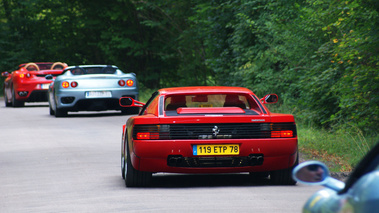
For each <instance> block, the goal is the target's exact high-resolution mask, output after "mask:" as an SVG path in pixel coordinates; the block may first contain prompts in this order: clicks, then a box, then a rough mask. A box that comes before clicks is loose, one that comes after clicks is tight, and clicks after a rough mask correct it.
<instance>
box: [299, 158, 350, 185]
mask: <svg viewBox="0 0 379 213" xmlns="http://www.w3.org/2000/svg"><path fill="white" fill-rule="evenodd" d="M292 177H293V179H294V180H296V181H298V182H299V183H302V184H307V185H323V186H325V187H328V188H330V189H333V190H335V191H340V190H342V189H343V188H344V187H345V183H344V182H342V181H339V180H337V179H334V178H332V177H330V175H329V169H328V167H327V166H326V165H325V164H323V163H321V162H319V161H307V162H304V163H301V164H299V165H298V166H296V167H295V168H294V169H293V171H292Z"/></svg>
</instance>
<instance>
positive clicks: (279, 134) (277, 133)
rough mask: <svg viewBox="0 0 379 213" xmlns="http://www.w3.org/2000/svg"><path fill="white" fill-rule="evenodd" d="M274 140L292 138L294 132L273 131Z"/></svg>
mask: <svg viewBox="0 0 379 213" xmlns="http://www.w3.org/2000/svg"><path fill="white" fill-rule="evenodd" d="M271 137H272V138H292V137H293V131H292V130H282V131H272V132H271Z"/></svg>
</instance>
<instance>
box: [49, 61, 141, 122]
mask: <svg viewBox="0 0 379 213" xmlns="http://www.w3.org/2000/svg"><path fill="white" fill-rule="evenodd" d="M46 78H47V79H52V76H46ZM138 95H139V91H138V83H137V78H136V75H135V74H134V73H123V72H122V71H121V70H120V69H118V68H117V67H116V66H111V65H81V66H70V67H67V68H66V69H64V71H63V72H62V74H61V75H59V76H58V77H57V78H56V79H55V80H54V82H53V83H51V84H50V86H49V98H48V100H49V105H50V107H49V108H50V115H55V116H56V117H64V116H67V112H68V111H75V112H77V111H104V110H121V112H122V113H123V114H137V113H138V112H139V108H138V107H134V108H122V107H121V106H120V104H119V99H120V98H121V97H126V96H127V97H132V98H134V99H137V100H138Z"/></svg>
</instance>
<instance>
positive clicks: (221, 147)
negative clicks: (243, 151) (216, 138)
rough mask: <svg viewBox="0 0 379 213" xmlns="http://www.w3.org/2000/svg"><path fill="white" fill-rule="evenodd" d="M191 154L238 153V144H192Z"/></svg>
mask: <svg viewBox="0 0 379 213" xmlns="http://www.w3.org/2000/svg"><path fill="white" fill-rule="evenodd" d="M192 149H193V155H238V154H239V153H240V147H239V145H238V144H217V145H213V144H212V145H193V147H192Z"/></svg>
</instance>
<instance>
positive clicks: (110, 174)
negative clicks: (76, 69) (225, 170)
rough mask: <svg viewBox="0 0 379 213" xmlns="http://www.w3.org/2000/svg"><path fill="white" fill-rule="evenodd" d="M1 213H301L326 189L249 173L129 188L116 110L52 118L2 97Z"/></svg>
mask: <svg viewBox="0 0 379 213" xmlns="http://www.w3.org/2000/svg"><path fill="white" fill-rule="evenodd" d="M0 101H1V102H0V104H1V106H0V120H1V123H0V212H1V213H8V212H9V213H14V212H178V211H180V212H291V213H294V212H301V208H302V206H303V204H304V203H305V201H306V200H307V198H308V197H309V196H310V195H311V194H313V193H314V192H315V191H317V190H319V189H320V187H310V186H304V185H299V184H298V185H296V186H271V185H270V184H269V183H268V182H267V181H261V182H254V181H251V180H250V178H249V176H248V175H247V174H227V175H226V174H224V175H179V174H158V175H155V176H154V186H153V187H151V188H126V187H125V185H124V181H123V179H122V177H121V171H120V140H121V131H122V125H123V124H124V123H125V121H126V119H127V116H122V115H120V113H118V112H116V111H109V112H95V113H90V112H84V113H83V112H82V113H69V116H68V117H66V118H55V117H53V116H50V115H49V109H48V105H47V103H42V104H26V107H23V108H11V107H7V108H6V107H5V106H4V101H3V99H1V98H0Z"/></svg>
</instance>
